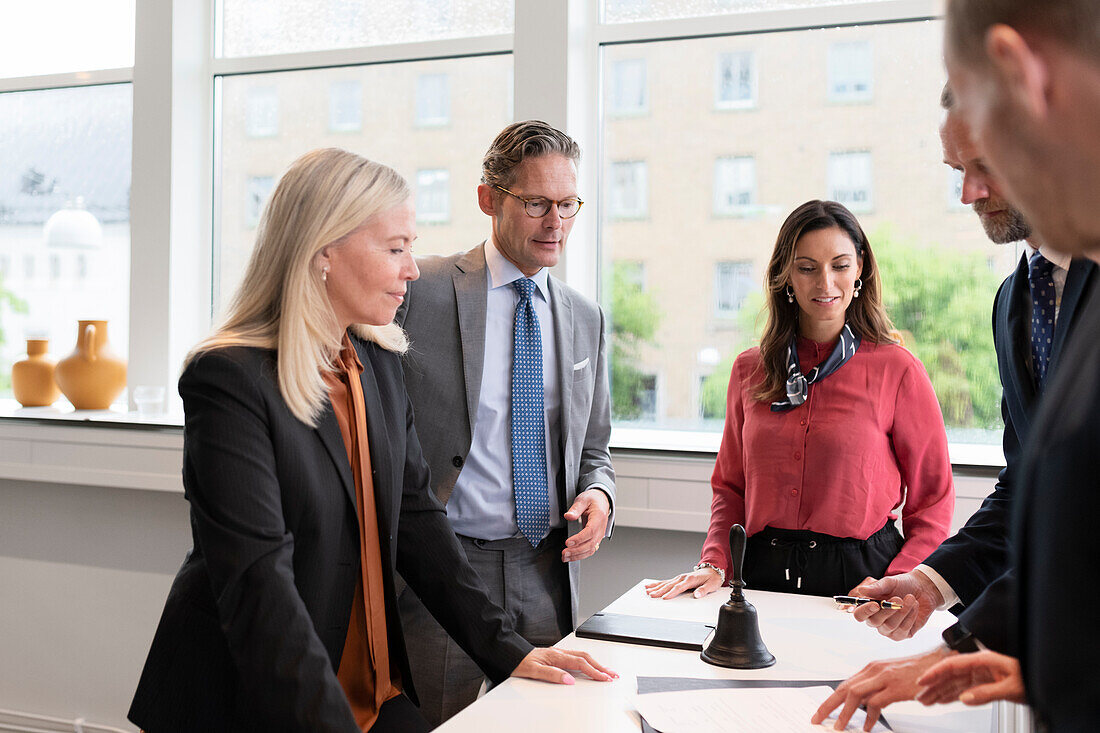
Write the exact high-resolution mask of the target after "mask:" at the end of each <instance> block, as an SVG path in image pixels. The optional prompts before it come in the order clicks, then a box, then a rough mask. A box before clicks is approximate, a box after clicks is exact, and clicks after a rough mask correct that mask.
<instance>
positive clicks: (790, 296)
mask: <svg viewBox="0 0 1100 733" xmlns="http://www.w3.org/2000/svg"><path fill="white" fill-rule="evenodd" d="M787 302H788V303H793V302H794V291H793V290H791V286H790V285H788V286H787Z"/></svg>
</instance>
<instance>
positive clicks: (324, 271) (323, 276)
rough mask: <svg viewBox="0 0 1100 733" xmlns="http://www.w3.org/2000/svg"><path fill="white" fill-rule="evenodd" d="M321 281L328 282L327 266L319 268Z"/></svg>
mask: <svg viewBox="0 0 1100 733" xmlns="http://www.w3.org/2000/svg"><path fill="white" fill-rule="evenodd" d="M321 282H323V283H327V282H328V267H327V266H326V267H323V268H321Z"/></svg>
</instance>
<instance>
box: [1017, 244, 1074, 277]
mask: <svg viewBox="0 0 1100 733" xmlns="http://www.w3.org/2000/svg"><path fill="white" fill-rule="evenodd" d="M1027 249H1028V252H1027V257H1028V259H1031V255H1033V254H1035V252H1036V251H1038V252H1041V253H1042V255H1043V257H1044V258H1046V259H1047V260H1049V261H1050V262H1051V263H1052V264H1053V265H1054V266H1055V267H1057V268H1059V269H1062V270H1068V269H1069V266H1070V263H1071V261H1072V260H1073V257H1072V255H1067V254H1063V253H1061V252H1056V251H1054V250H1052V249H1051V248H1050V247H1047V246H1046V245H1043V246H1042V247H1040V248H1039V249H1038V250H1036V249H1035V248H1034V247H1032V246H1031V242H1028V243H1027Z"/></svg>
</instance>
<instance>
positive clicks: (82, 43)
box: [0, 0, 134, 340]
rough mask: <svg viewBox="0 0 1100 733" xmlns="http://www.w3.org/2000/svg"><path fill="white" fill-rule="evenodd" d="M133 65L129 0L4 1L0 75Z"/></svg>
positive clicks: (132, 28) (131, 7)
mask: <svg viewBox="0 0 1100 733" xmlns="http://www.w3.org/2000/svg"><path fill="white" fill-rule="evenodd" d="M133 65H134V0H96V2H88V0H36V2H10V3H4V6H3V21H2V22H0V77H16V76H37V75H39V74H61V73H67V72H71V71H95V70H97V69H118V68H123V67H127V66H133ZM127 147H129V146H127ZM112 340H114V337H113V336H112Z"/></svg>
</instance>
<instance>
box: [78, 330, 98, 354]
mask: <svg viewBox="0 0 1100 733" xmlns="http://www.w3.org/2000/svg"><path fill="white" fill-rule="evenodd" d="M94 343H95V324H94V323H89V324H88V325H87V326H85V327H84V331H83V333H81V334H80V352H81V354H83V356H84V358H85V359H87V360H88V361H95V360H96V358H97V356H98V354H96V353H95V349H94V348H92V346H93V344H94Z"/></svg>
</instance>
